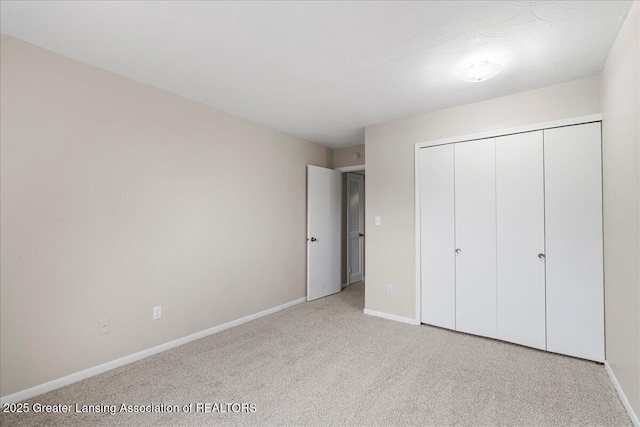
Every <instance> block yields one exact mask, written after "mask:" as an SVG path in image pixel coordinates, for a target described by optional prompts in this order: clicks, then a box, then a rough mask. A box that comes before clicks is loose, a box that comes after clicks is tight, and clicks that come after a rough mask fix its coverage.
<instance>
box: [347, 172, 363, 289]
mask: <svg viewBox="0 0 640 427" xmlns="http://www.w3.org/2000/svg"><path fill="white" fill-rule="evenodd" d="M350 175H351V176H359V177H360V178H359V181H360V185H359V187H360V188H359V191H360V197H359V198H358V215H359V216H360V227H361V229H362V232H361V234H362V236H360V237H362V238H364V206H363V204H362V196H363V195H364V176H363V175H360V174H357V173H352V172H348V173H347V176H346V178H347V185H346V188H345V189H344V191H345V192H346V196H347V206H346V208H347V218H346V219H347V230H346V233H345V234H346V236H345V237H346V240H347V251H346V256H347V263H346V267H347V276H346V277H347V286H349V285H352V284H353V283H357V282H351V272H350V271H349V260H350V255H351V253H350V251H349V248H350V247H351V245H350V243H351V236H349V233H350V231H349V229H350V227H349V225H350V222H351V215H349V212H350V209H349V176H350ZM360 257H361V259H360V271H361V275H362V278H361V279H360V280H359V282H361V281H363V280H364V241H362V248H361V250H360Z"/></svg>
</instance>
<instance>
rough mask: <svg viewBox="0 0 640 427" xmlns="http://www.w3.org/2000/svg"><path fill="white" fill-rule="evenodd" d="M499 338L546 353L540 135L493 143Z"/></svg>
mask: <svg viewBox="0 0 640 427" xmlns="http://www.w3.org/2000/svg"><path fill="white" fill-rule="evenodd" d="M496 214H497V244H498V246H497V247H498V256H497V266H498V267H497V268H498V270H497V317H498V319H497V320H498V338H499V339H501V340H505V341H511V342H515V343H518V344H522V345H527V346H530V347H535V348H539V349H543V350H544V349H545V347H546V343H545V338H546V335H545V276H544V274H545V271H544V268H545V267H544V258H543V257H544V252H545V250H544V163H543V149H542V131H537V132H528V133H521V134H515V135H509V136H503V137H499V138H496Z"/></svg>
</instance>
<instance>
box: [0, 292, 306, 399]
mask: <svg viewBox="0 0 640 427" xmlns="http://www.w3.org/2000/svg"><path fill="white" fill-rule="evenodd" d="M306 300H307V298H306V297H304V298H298V299H297V300H295V301H291V302H288V303H285V304H282V305H279V306H277V307H273V308H269V309H267V310H264V311H261V312H259V313H255V314H251V315H249V316H245V317H243V318H241V319H237V320H232V321H231V322H227V323H224V324H222V325H219V326H214V327H213V328H210V329H206V330H204V331H200V332H196V333H195V334H191V335H188V336H186V337H182V338H178V339H177V340H173V341H170V342H168V343H165V344H160V345H158V346H155V347H152V348H149V349H146V350H142V351H140V352H138V353H134V354H130V355H129V356H124V357H121V358H120V359H116V360H112V361H111V362H107V363H103V364H102V365H98V366H94V367H93V368H89V369H85V370H83V371H80V372H76V373H74V374H71V375H67V376H66V377H62V378H58V379H56V380H53V381H49V382H47V383H44V384H40V385H37V386H35V387H31V388H28V389H26V390H22V391H19V392H17V393H13V394H9V395H7V396H3V397H0V405H3V404H5V403H17V402H21V401H23V400H26V399H30V398H32V397H34V396H38V395H40V394H43V393H46V392H48V391H51V390H55V389H57V388H60V387H64V386H66V385H69V384H73V383H75V382H78V381H82V380H84V379H87V378H89V377H93V376H94V375H98V374H101V373H103V372H106V371H110V370H112V369H115V368H119V367H120V366H124V365H127V364H129V363H132V362H135V361H138V360H140V359H144V358H146V357H149V356H153V355H154V354H157V353H161V352H163V351H166V350H169V349H171V348H174V347H178V346H180V345H182V344H186V343H188V342H191V341H195V340H198V339H200V338H204V337H206V336H209V335H213V334H215V333H218V332H222V331H224V330H226V329H229V328H233V327H234V326H238V325H242V324H243V323H247V322H250V321H252V320H256V319H259V318H261V317H264V316H268V315H269V314H273V313H275V312H277V311H280V310H284V309H285V308H289V307H292V306H294V305H297V304H300V303H303V302H305V301H306Z"/></svg>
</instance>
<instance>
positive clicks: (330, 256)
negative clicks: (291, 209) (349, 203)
mask: <svg viewBox="0 0 640 427" xmlns="http://www.w3.org/2000/svg"><path fill="white" fill-rule="evenodd" d="M341 204H342V174H341V173H340V172H338V171H335V170H333V169H326V168H321V167H318V166H311V165H309V166H307V301H311V300H314V299H317V298H322V297H325V296H327V295H331V294H335V293H338V292H340V289H341V283H340V259H341V258H340V257H341V246H340V227H341V223H340V220H341V212H342V211H341V209H342V205H341Z"/></svg>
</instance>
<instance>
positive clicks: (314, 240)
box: [309, 237, 318, 242]
mask: <svg viewBox="0 0 640 427" xmlns="http://www.w3.org/2000/svg"><path fill="white" fill-rule="evenodd" d="M309 240H311V241H312V242H316V241H318V239H316V238H315V237H312V238H310V239H309Z"/></svg>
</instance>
